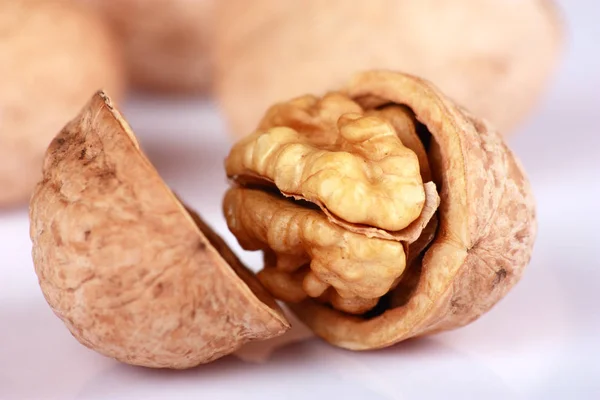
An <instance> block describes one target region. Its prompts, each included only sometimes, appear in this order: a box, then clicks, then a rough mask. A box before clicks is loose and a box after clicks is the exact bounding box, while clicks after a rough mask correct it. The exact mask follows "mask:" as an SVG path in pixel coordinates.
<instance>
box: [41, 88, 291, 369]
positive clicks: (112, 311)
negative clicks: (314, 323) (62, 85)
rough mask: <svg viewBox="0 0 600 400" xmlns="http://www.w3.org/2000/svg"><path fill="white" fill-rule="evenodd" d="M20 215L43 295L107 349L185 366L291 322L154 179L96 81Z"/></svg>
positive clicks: (89, 340)
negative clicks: (26, 217) (26, 220)
mask: <svg viewBox="0 0 600 400" xmlns="http://www.w3.org/2000/svg"><path fill="white" fill-rule="evenodd" d="M30 220H31V228H30V234H31V239H32V242H33V261H34V264H35V271H36V273H37V276H38V278H39V283H40V286H41V289H42V291H43V293H44V296H45V298H46V300H47V302H48V304H49V305H50V307H51V308H52V310H53V311H54V313H55V314H56V315H57V316H58V317H60V318H61V319H62V320H63V322H64V323H65V325H66V326H67V327H68V329H69V330H70V331H71V333H72V334H73V336H75V338H77V340H79V341H80V342H81V343H82V344H84V345H86V346H87V347H89V348H91V349H94V350H96V351H97V352H99V353H102V354H104V355H106V356H109V357H113V358H115V359H117V360H119V361H122V362H125V363H129V364H135V365H142V366H146V367H155V368H176V369H181V368H189V367H193V366H195V365H198V364H201V363H207V362H210V361H212V360H215V359H217V358H219V357H222V356H224V355H226V354H229V353H232V352H234V351H235V350H237V349H238V348H240V346H242V345H243V344H244V343H246V342H250V341H254V340H261V339H267V338H270V337H274V336H278V335H280V334H282V333H283V332H285V331H286V330H287V329H288V328H289V324H288V322H287V321H286V319H285V317H284V316H283V314H282V313H281V310H280V309H279V307H278V306H277V305H276V303H275V302H274V300H273V298H271V297H270V295H269V294H268V293H267V292H266V291H265V290H264V288H263V287H262V286H261V285H260V283H259V282H258V281H257V280H256V278H255V277H254V276H253V274H251V273H250V272H249V271H248V270H246V269H245V267H244V266H243V265H242V264H241V263H240V261H239V260H238V259H237V258H236V257H235V255H234V254H233V253H232V252H231V251H230V250H229V248H228V247H227V246H226V245H225V243H224V242H223V240H222V239H221V238H219V237H218V236H217V235H216V234H215V233H214V232H213V231H212V230H211V229H210V228H209V227H208V226H207V225H206V224H205V223H204V222H203V221H202V220H201V219H200V217H199V216H198V215H197V214H195V213H194V212H192V211H191V210H189V209H186V207H185V206H184V205H183V204H182V203H181V202H180V201H179V200H178V199H177V198H176V197H175V196H174V194H173V193H172V192H171V191H170V190H169V188H168V187H167V186H166V185H165V183H164V182H163V181H162V180H161V178H160V176H159V175H158V173H157V172H156V170H155V169H154V168H153V166H152V165H151V164H150V162H149V161H148V159H147V158H146V157H145V155H144V154H143V153H142V152H141V150H140V147H139V145H138V143H137V141H136V139H135V137H134V136H133V133H132V132H131V129H130V128H129V126H128V125H127V123H126V122H125V120H124V119H123V118H122V117H121V115H120V114H119V112H118V111H117V110H116V109H115V107H114V106H113V105H112V103H111V101H110V100H109V99H108V98H107V97H106V95H105V94H103V93H102V92H100V93H98V94H96V95H95V96H94V97H93V98H92V100H91V101H90V102H89V103H88V104H87V105H86V106H85V108H84V109H83V110H82V111H81V113H80V114H79V115H78V116H77V117H76V118H75V119H73V120H72V121H71V122H69V123H68V124H67V125H66V126H65V127H64V129H63V130H62V131H61V132H60V134H58V136H56V137H55V139H54V140H53V141H52V143H51V145H50V147H49V148H48V151H47V154H46V159H45V161H44V168H43V179H42V180H41V182H39V184H38V185H37V187H36V189H35V192H34V195H33V197H32V199H31V204H30Z"/></svg>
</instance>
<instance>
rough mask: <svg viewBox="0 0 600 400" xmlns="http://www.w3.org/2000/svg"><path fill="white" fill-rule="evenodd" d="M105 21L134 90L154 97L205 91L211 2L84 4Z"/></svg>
mask: <svg viewBox="0 0 600 400" xmlns="http://www.w3.org/2000/svg"><path fill="white" fill-rule="evenodd" d="M82 1H85V2H87V3H89V4H91V5H92V6H93V7H94V8H95V9H96V10H97V11H98V12H99V13H100V14H101V15H103V16H104V17H106V19H107V20H108V21H109V23H110V24H111V26H112V27H113V29H114V31H115V32H116V34H117V36H118V37H119V39H120V41H121V44H122V45H123V47H124V51H125V59H126V62H127V68H128V73H129V80H130V81H131V83H132V85H134V86H135V87H137V88H139V89H143V90H148V91H155V92H171V93H199V92H204V91H206V90H208V89H209V87H210V85H211V80H212V66H211V62H210V57H209V53H210V51H209V49H210V46H211V43H212V41H213V34H212V30H213V25H212V24H213V18H214V15H213V6H214V3H215V1H214V0H82Z"/></svg>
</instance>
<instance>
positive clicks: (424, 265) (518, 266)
mask: <svg viewBox="0 0 600 400" xmlns="http://www.w3.org/2000/svg"><path fill="white" fill-rule="evenodd" d="M341 93H343V94H344V95H346V96H348V97H349V98H350V99H352V100H354V101H355V102H356V103H358V104H359V105H360V106H362V107H363V109H365V112H366V113H369V112H370V111H369V110H375V109H381V107H387V106H390V105H392V106H393V105H400V106H403V107H407V108H408V109H410V110H412V112H413V113H414V116H415V118H416V120H417V121H418V122H419V123H420V124H422V125H421V126H422V127H423V128H424V129H425V131H426V132H428V133H427V135H426V136H429V135H430V136H429V139H427V145H426V146H427V148H428V161H429V165H430V168H431V174H432V176H433V179H434V181H435V183H436V185H437V188H438V191H439V195H440V205H439V208H438V210H437V213H436V217H435V218H433V219H432V221H431V223H430V224H428V226H427V227H425V229H424V230H423V231H422V232H421V236H420V238H419V239H418V240H417V242H415V243H413V245H414V249H418V250H416V251H418V252H420V251H422V250H423V249H424V252H423V254H422V255H421V256H419V257H418V258H417V259H416V260H414V261H415V262H413V261H412V260H409V261H410V263H409V265H408V267H407V270H406V271H405V272H404V274H403V275H402V277H401V279H400V281H399V282H398V284H397V286H395V288H392V291H391V292H390V293H389V294H388V298H387V299H386V301H381V302H380V304H379V305H378V310H377V311H376V312H374V313H367V314H363V315H350V314H348V313H345V312H342V311H339V309H336V308H335V307H331V306H329V305H327V304H323V302H319V301H317V300H315V299H306V300H304V301H302V302H300V303H290V304H289V306H290V308H291V309H292V310H293V311H294V313H295V314H296V315H297V316H298V317H299V319H300V320H301V321H303V322H304V323H305V324H306V325H307V326H308V327H309V328H310V329H312V330H313V331H314V332H315V333H316V334H317V335H318V336H320V337H322V338H324V339H325V340H327V341H328V342H330V343H332V344H335V345H337V346H340V347H344V348H347V349H353V350H365V349H374V348H381V347H386V346H390V345H392V344H394V343H397V342H399V341H402V340H405V339H408V338H411V337H416V336H421V335H426V334H431V333H435V332H439V331H444V330H448V329H453V328H457V327H460V326H463V325H466V324H468V323H470V322H472V321H473V320H475V319H477V318H478V317H479V316H481V315H482V314H483V313H485V312H487V311H488V310H489V309H490V308H492V306H494V304H496V303H497V302H498V301H499V300H500V299H501V298H502V297H503V296H505V295H506V294H507V292H508V291H509V290H510V289H511V288H512V287H513V286H514V285H515V284H516V283H517V282H518V281H519V279H520V277H521V275H522V273H523V271H524V268H525V267H526V265H527V264H528V263H529V260H530V257H531V252H532V248H533V244H534V241H535V237H536V230H537V223H536V214H535V204H534V198H533V196H532V192H531V188H530V185H529V182H528V180H527V178H526V176H525V174H524V172H523V169H522V167H521V165H520V163H519V162H518V160H517V159H516V157H515V155H514V154H513V153H512V152H511V151H510V150H509V148H508V147H507V146H506V144H505V143H504V141H503V139H502V137H501V136H500V135H499V134H498V133H497V132H496V130H495V129H494V128H492V127H491V125H490V124H489V123H487V122H485V121H484V120H481V119H479V118H477V117H475V116H473V115H471V114H470V113H469V112H467V111H466V110H464V109H463V108H461V107H459V106H457V105H456V104H455V103H454V102H453V101H452V100H450V99H449V98H448V97H447V96H445V95H444V94H443V93H442V92H441V91H440V90H438V89H437V88H436V87H435V86H433V85H432V84H431V83H429V82H427V81H425V80H422V79H420V78H417V77H414V76H411V75H407V74H402V73H395V72H388V71H371V72H365V73H361V74H358V75H356V76H354V78H353V79H352V80H351V81H350V82H349V83H348V84H347V85H345V86H344V88H343V89H342V91H341ZM426 136H425V135H423V133H421V136H420V137H421V138H426ZM314 212H316V211H314ZM320 212H322V211H320ZM234 231H235V230H234ZM275 239H276V238H271V240H275ZM369 240H373V239H369ZM242 245H243V243H242ZM411 246H412V245H411ZM411 249H412V247H411ZM410 251H411V250H409V252H410Z"/></svg>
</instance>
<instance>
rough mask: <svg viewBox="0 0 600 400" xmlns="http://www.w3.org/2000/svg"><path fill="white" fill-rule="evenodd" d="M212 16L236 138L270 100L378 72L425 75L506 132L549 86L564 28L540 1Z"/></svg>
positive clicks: (283, 0)
mask: <svg viewBox="0 0 600 400" xmlns="http://www.w3.org/2000/svg"><path fill="white" fill-rule="evenodd" d="M216 14H217V17H216V20H217V26H216V34H215V41H216V44H215V50H216V53H215V64H216V67H215V68H216V71H215V74H216V78H215V85H216V91H217V95H218V97H219V99H220V101H221V102H222V106H223V108H224V111H225V114H226V116H227V117H228V119H229V122H230V124H231V127H232V129H233V131H234V132H235V133H236V134H238V135H246V134H248V133H250V132H252V130H253V129H255V128H256V124H257V123H258V121H259V118H260V115H261V111H262V110H263V109H266V108H267V107H268V106H269V105H271V104H272V103H274V102H277V101H282V100H284V99H287V98H290V97H295V96H299V95H302V94H303V93H304V92H305V90H306V88H310V89H311V90H312V91H313V92H315V93H318V92H325V91H326V90H330V89H332V88H335V87H338V86H340V85H341V84H342V83H343V82H345V81H347V80H348V79H349V77H350V76H351V75H352V74H353V73H354V72H355V71H359V70H366V69H372V68H376V69H391V70H399V71H404V72H407V73H412V74H415V75H418V76H421V77H423V78H425V79H428V80H430V81H432V82H433V83H434V84H435V85H436V86H438V87H440V88H441V89H442V90H443V91H444V92H445V93H446V94H448V95H449V96H450V97H451V98H454V99H455V100H456V101H457V102H458V103H460V104H462V105H464V106H466V107H467V108H468V109H470V110H471V111H472V112H473V113H474V114H476V115H479V116H482V117H484V118H487V119H489V120H490V121H491V122H493V123H494V125H496V126H497V127H498V128H499V130H500V132H503V133H504V134H508V133H510V131H511V130H513V129H514V128H515V127H516V126H517V124H518V123H519V122H521V121H522V120H523V119H524V118H525V117H526V116H527V114H528V113H529V112H531V110H532V108H533V107H534V105H535V103H536V101H537V100H538V98H539V97H540V94H541V93H542V91H543V89H544V87H545V86H546V84H547V82H548V79H549V77H550V76H551V73H552V71H553V70H554V68H555V65H556V63H557V60H558V55H559V52H560V47H561V46H560V45H561V39H562V33H563V32H562V29H561V24H560V20H559V18H558V16H557V13H556V10H555V9H554V7H553V5H552V3H551V1H541V0H524V1H503V0H460V1H439V0H425V1H408V0H371V1H367V2H356V1H344V0H331V1H319V0H307V1H293V0H255V1H252V2H247V1H244V0H222V1H220V2H218V8H217V12H216Z"/></svg>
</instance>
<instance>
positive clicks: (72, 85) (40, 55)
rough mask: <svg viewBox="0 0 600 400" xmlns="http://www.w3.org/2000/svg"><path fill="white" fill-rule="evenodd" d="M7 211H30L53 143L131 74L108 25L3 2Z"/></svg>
mask: <svg viewBox="0 0 600 400" xmlns="http://www.w3.org/2000/svg"><path fill="white" fill-rule="evenodd" d="M0 27H2V28H1V29H0V88H2V89H1V90H0V208H2V207H3V206H13V205H17V204H20V203H23V204H25V203H26V202H27V200H28V199H29V197H30V196H31V191H32V190H33V187H34V186H35V183H36V182H37V181H38V180H39V178H40V173H41V167H42V161H43V158H44V151H45V150H46V148H47V147H48V143H50V141H51V140H52V138H53V137H54V136H55V135H56V134H57V133H58V132H59V131H60V129H61V128H62V127H63V126H64V125H65V124H66V123H67V121H69V120H70V119H71V118H72V117H73V115H75V114H77V112H78V111H79V109H80V108H81V105H82V104H84V103H85V102H86V101H87V100H88V99H89V98H90V96H92V94H94V92H96V91H97V90H100V89H106V90H108V91H110V92H111V93H113V94H114V97H115V100H119V99H120V98H121V95H122V93H123V91H124V87H123V86H124V78H125V76H124V68H123V64H122V62H121V61H122V60H121V58H120V57H119V56H120V54H119V52H118V44H117V43H116V42H115V40H114V38H113V37H112V36H111V34H110V32H109V31H108V29H107V28H106V26H105V25H104V24H103V23H102V21H101V20H100V19H99V18H97V17H96V16H95V15H94V14H93V13H90V12H89V11H88V10H86V9H85V8H82V7H80V6H79V5H77V4H73V3H71V2H69V1H63V0H47V1H40V0H19V1H0Z"/></svg>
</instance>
